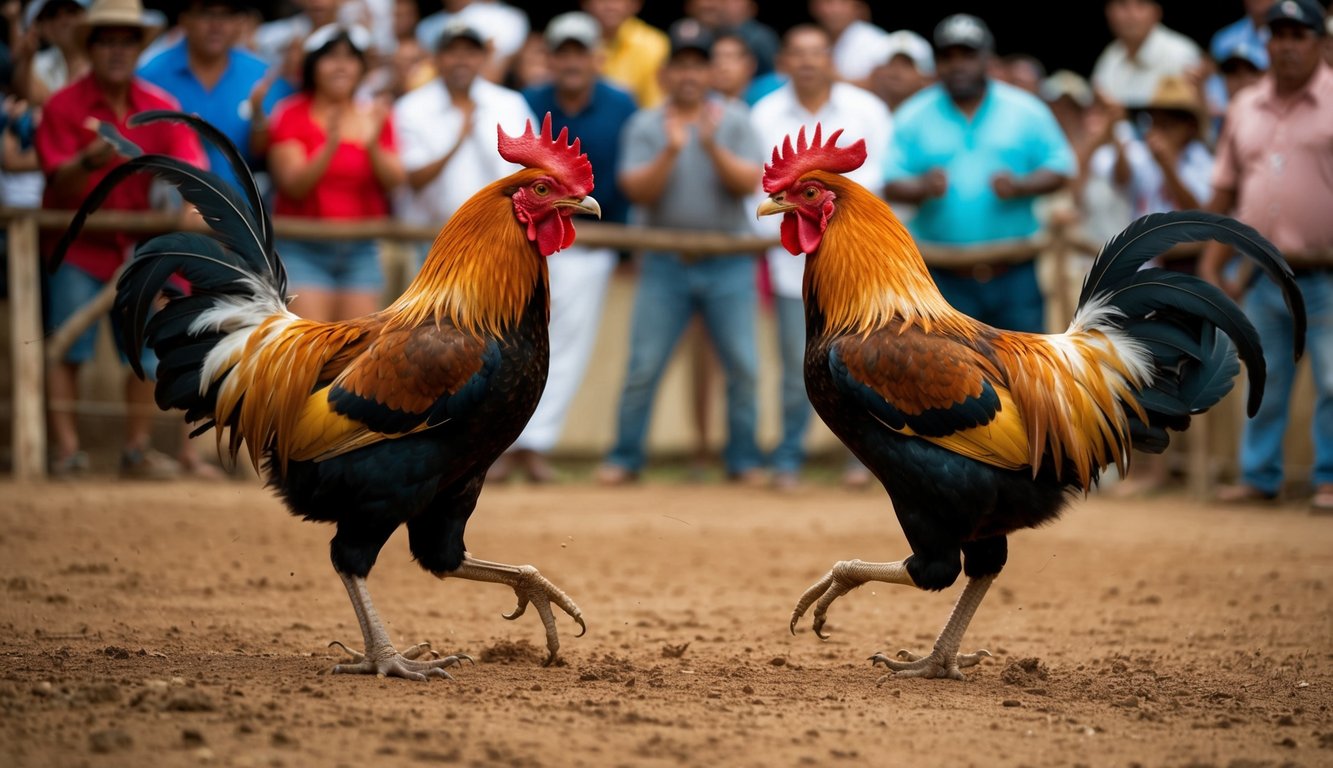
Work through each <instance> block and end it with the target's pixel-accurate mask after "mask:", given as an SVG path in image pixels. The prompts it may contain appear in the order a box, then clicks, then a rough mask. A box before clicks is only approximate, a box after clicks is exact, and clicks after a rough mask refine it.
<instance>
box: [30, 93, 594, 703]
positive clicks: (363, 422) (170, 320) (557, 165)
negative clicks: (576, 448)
mask: <svg viewBox="0 0 1333 768" xmlns="http://www.w3.org/2000/svg"><path fill="white" fill-rule="evenodd" d="M160 120H175V121H180V122H183V123H186V124H187V125H190V126H192V127H193V128H194V129H195V130H196V131H198V132H199V133H200V135H201V136H202V137H204V138H205V139H207V140H209V141H211V142H213V143H214V144H216V145H217V146H218V147H219V148H220V149H221V150H222V151H223V152H224V153H225V154H226V156H227V157H228V158H229V161H230V163H231V165H232V167H233V170H234V171H235V173H236V176H237V177H238V178H239V179H241V183H242V187H241V189H240V190H239V191H238V190H236V189H234V188H232V187H230V186H229V185H228V184H227V183H226V182H223V181H222V180H221V179H220V178H219V177H218V176H216V175H215V174H213V173H210V172H208V171H205V170H202V169H199V168H196V167H193V166H191V165H189V164H186V163H183V162H180V161H178V160H175V159H173V158H170V157H164V156H161V155H143V154H141V153H140V152H139V151H138V148H137V147H136V146H135V145H133V144H132V143H130V142H128V141H127V140H125V139H124V138H123V137H121V136H119V135H118V134H115V132H114V130H113V129H111V128H109V127H108V126H105V125H103V126H102V127H101V133H102V135H103V136H104V137H106V138H107V139H108V140H110V141H112V142H113V143H114V144H115V145H116V146H117V147H118V148H119V150H120V151H121V153H122V154H126V155H128V156H130V157H131V159H130V160H129V161H128V162H126V163H124V164H123V165H120V166H119V167H117V168H116V169H115V170H113V171H112V172H111V173H110V174H109V175H108V176H107V177H106V179H105V180H104V181H103V182H102V183H101V184H100V185H99V186H98V187H97V188H96V189H95V190H94V191H93V193H92V195H90V196H89V198H88V199H87V201H85V203H84V204H83V206H82V207H81V208H80V210H79V213H78V216H77V217H76V218H75V220H74V222H73V224H72V225H71V227H70V229H69V232H68V233H67V234H66V235H65V237H64V239H63V241H62V243H61V244H60V246H58V249H57V252H56V259H57V261H58V259H59V257H60V255H61V254H63V252H64V248H65V246H67V244H68V243H69V242H71V241H72V240H73V238H74V237H76V236H77V235H78V232H79V229H80V227H81V225H82V223H83V220H84V219H85V218H86V217H87V215H88V214H89V213H91V212H92V211H93V210H95V209H96V208H97V207H98V205H99V204H100V203H101V202H102V201H103V200H104V199H105V198H106V196H107V194H108V193H109V192H110V190H111V189H112V188H113V187H114V186H115V185H116V184H118V183H120V182H121V181H122V180H124V179H125V178H127V177H129V176H130V175H131V174H134V173H149V174H152V175H154V176H156V177H158V178H161V179H164V180H166V181H168V182H170V183H172V184H174V185H175V186H176V187H177V189H179V190H180V192H181V195H182V197H184V199H185V200H186V201H187V202H188V203H190V204H192V205H193V206H194V207H195V208H196V209H197V210H198V211H199V213H200V214H201V215H202V217H203V219H204V220H205V221H206V222H207V223H208V225H209V227H210V229H211V233H210V234H211V236H210V235H204V234H200V233H191V232H177V233H172V234H167V235H163V236H160V237H156V238H153V239H152V240H149V241H148V242H146V243H144V244H143V245H142V246H140V247H139V248H138V250H137V252H136V254H135V257H134V259H133V260H132V261H131V262H130V263H129V265H128V266H127V267H126V269H125V270H124V273H123V274H122V276H121V277H120V281H119V284H118V286H117V294H116V302H115V307H114V311H115V312H118V313H120V315H121V316H122V317H123V319H124V328H125V329H127V330H126V333H127V335H128V339H127V342H128V344H129V345H130V349H133V350H135V354H133V355H131V358H132V360H133V365H134V368H135V371H136V373H138V374H139V375H141V376H142V375H143V374H144V371H143V369H142V366H141V365H140V364H139V361H138V359H137V358H138V351H139V350H141V349H142V348H143V345H144V343H145V341H146V343H147V344H148V346H150V347H152V349H153V350H154V351H155V352H156V353H157V356H158V359H159V364H158V367H157V387H156V398H157V403H158V405H159V406H160V407H162V408H163V409H173V408H174V409H179V410H182V411H184V412H185V418H186V419H187V420H189V421H190V422H195V421H202V422H203V423H204V426H203V427H202V428H201V430H200V431H202V430H203V429H206V428H208V427H209V426H213V425H216V426H217V427H218V439H219V442H221V440H222V439H223V435H224V434H225V435H227V436H228V439H229V445H228V448H229V450H230V454H231V456H232V458H233V459H234V458H235V456H236V454H237V453H238V452H239V450H240V448H241V446H242V444H244V445H245V446H247V448H248V450H249V453H250V456H251V457H252V459H253V460H254V461H255V463H256V465H257V466H259V465H263V466H265V467H266V469H267V472H266V474H267V479H268V482H269V484H270V485H271V486H272V487H274V488H275V489H276V490H277V492H278V494H279V495H280V496H281V497H282V499H283V500H284V501H285V502H286V504H287V506H288V508H289V509H290V510H291V512H292V513H293V514H295V515H299V516H301V517H303V518H305V519H306V520H317V521H321V522H331V523H334V524H335V525H336V526H337V532H336V533H335V534H334V537H333V541H332V543H331V547H330V549H331V554H332V559H333V567H334V570H336V571H337V572H338V575H339V576H340V577H341V578H342V580H343V583H344V584H345V585H346V587H347V592H348V594H349V595H350V596H351V599H352V608H353V609H354V610H355V611H356V617H357V621H358V623H359V624H360V625H361V632H362V635H363V640H364V643H365V646H364V647H365V651H364V653H358V652H352V651H349V653H351V655H352V656H353V662H354V663H351V664H341V665H338V666H336V667H334V668H333V670H332V671H333V672H343V673H369V674H380V675H394V676H400V677H405V678H409V679H413V680H425V679H427V677H428V676H440V677H448V672H446V671H445V669H446V668H447V667H450V666H453V665H455V664H457V663H459V661H460V660H461V659H465V658H467V657H466V656H461V655H460V656H449V657H447V658H443V659H441V658H433V659H432V658H424V659H423V658H420V657H421V656H422V655H423V654H426V653H430V655H434V654H433V652H430V649H429V647H428V646H425V645H424V644H423V645H420V646H415V647H413V648H411V649H407V650H405V651H404V652H402V653H399V652H398V651H397V650H396V649H395V648H394V647H393V645H392V643H390V641H389V636H388V634H387V633H386V632H385V630H384V627H383V626H382V624H381V623H380V620H379V618H378V616H377V615H376V612H375V608H374V606H373V605H372V604H371V601H370V594H369V592H368V591H367V589H366V577H367V575H369V573H370V570H371V568H372V567H373V566H374V565H375V559H376V557H377V556H378V554H379V551H380V548H381V547H383V546H384V543H385V542H386V541H387V540H388V538H389V536H390V535H391V534H393V532H394V531H395V530H397V528H398V527H399V526H400V525H406V526H407V531H408V537H409V542H410V548H411V551H412V555H413V556H414V557H415V558H416V560H417V562H418V563H419V564H420V565H421V567H422V568H424V569H426V570H427V571H430V572H431V573H433V574H435V575H436V576H438V577H440V578H459V579H471V580H474V581H486V582H492V583H497V584H504V585H507V586H509V587H511V588H513V590H514V591H515V593H516V594H517V597H518V605H517V608H515V610H514V611H513V612H512V613H509V614H507V615H506V618H509V619H516V618H518V617H519V616H520V615H521V614H522V613H523V612H524V610H525V609H526V608H527V606H528V605H529V604H530V603H531V604H532V605H534V606H535V607H536V609H537V611H538V613H539V614H540V615H541V618H542V622H543V623H544V624H545V628H546V643H547V649H548V651H549V656H548V658H547V663H548V664H549V663H550V662H551V661H553V660H554V659H555V657H556V653H557V651H558V649H559V640H558V636H557V633H556V626H555V617H554V614H553V612H552V610H551V605H552V604H555V605H556V606H558V607H559V608H561V609H562V610H564V611H565V612H566V613H568V614H569V615H570V616H572V617H573V618H574V620H575V621H576V622H578V624H579V626H580V628H581V629H586V626H585V624H584V621H583V618H582V615H581V613H580V611H579V609H578V607H577V606H576V605H575V604H574V602H573V601H572V600H570V599H569V598H568V597H567V596H566V595H565V594H564V592H562V591H561V590H559V589H558V588H556V587H555V586H554V585H553V584H551V582H549V581H547V580H546V578H544V577H543V576H542V575H541V574H539V573H538V572H537V569H536V568H534V567H532V566H530V565H522V566H513V565H504V564H501V563H493V562H488V561H485V560H478V559H477V558H474V557H473V556H472V555H471V554H470V553H469V552H468V551H467V548H466V546H465V545H464V543H463V530H464V527H465V526H466V525H467V521H468V518H469V517H470V516H471V515H472V512H473V509H474V508H475V507H476V504H477V496H478V494H479V493H480V492H481V487H482V483H483V481H484V480H485V477H486V470H487V468H488V467H490V465H491V464H492V463H493V462H494V461H495V459H496V458H497V457H498V456H499V455H500V454H501V453H502V452H503V451H504V450H505V448H507V447H508V446H509V444H510V443H511V442H513V440H514V439H515V438H516V437H517V436H518V434H519V432H521V431H522V429H523V427H524V425H525V424H526V423H527V421H528V417H529V416H531V414H532V412H533V409H534V408H535V407H536V405H537V401H538V399H539V397H540V396H541V393H542V389H543V387H544V386H545V383H546V373H547V359H548V346H547V327H548V314H549V308H548V291H547V287H548V286H547V267H546V260H545V257H546V256H549V255H550V254H552V253H554V252H556V251H558V250H560V249H562V248H566V247H568V246H569V245H570V244H571V243H573V242H574V225H573V223H572V221H571V218H570V217H571V216H572V215H573V214H576V213H592V214H600V208H599V207H598V205H597V201H596V200H594V199H593V198H592V197H590V196H589V193H590V192H591V191H592V187H593V177H592V168H591V166H590V165H589V163H588V159H587V156H586V155H583V154H580V152H579V142H578V140H577V139H575V140H574V142H573V144H572V145H570V144H569V143H568V141H567V135H566V132H564V131H562V132H561V133H560V135H559V136H558V137H555V138H552V136H551V122H550V115H547V116H546V120H545V122H544V123H543V125H542V130H541V133H540V134H534V132H533V130H532V126H531V124H529V125H528V126H527V130H526V131H525V132H524V133H523V134H522V135H521V136H516V137H515V136H507V135H505V133H504V132H503V131H499V151H500V154H501V155H503V156H504V157H505V158H506V159H507V160H509V161H511V162H514V163H517V164H519V165H522V166H524V168H523V169H522V170H520V171H518V172H516V173H514V174H513V175H511V176H508V177H506V178H503V179H500V180H499V181H496V182H494V183H493V184H490V185H488V186H487V187H485V188H484V189H482V190H481V191H479V192H478V193H477V194H476V195H474V196H473V197H472V198H471V199H470V200H469V201H468V202H467V203H465V204H464V205H463V206H462V207H460V208H459V210H458V211H457V212H456V213H455V214H454V216H453V218H451V219H450V220H449V222H448V224H446V225H445V227H444V228H443V230H442V231H441V232H440V233H439V236H438V237H437V238H436V239H435V243H434V245H433V246H432V248H431V252H430V255H429V257H428V258H427V259H426V262H425V265H424V266H423V267H422V269H421V271H420V273H419V274H418V275H417V277H416V279H415V280H414V281H413V282H412V284H411V285H410V286H409V287H408V288H407V290H406V291H405V292H404V293H403V295H402V296H401V297H400V298H399V299H398V300H397V301H395V302H394V303H393V304H392V305H391V306H389V307H388V308H387V309H385V310H383V311H381V312H377V313H375V314H373V315H368V316H366V317H361V318H358V319H355V320H350V321H346V322H332V323H320V322H313V321H310V320H304V319H302V318H300V317H297V316H296V315H294V314H292V313H291V312H289V311H288V309H287V302H288V296H287V292H286V289H287V278H286V273H285V271H284V269H283V266H282V262H281V260H280V259H279V256H278V254H277V253H276V252H275V251H274V248H273V227H272V224H271V222H270V220H269V216H268V214H267V212H266V210H265V209H264V207H263V205H262V202H261V200H260V195H259V191H258V189H257V188H256V187H255V183H254V179H253V177H252V176H251V174H250V171H249V170H248V169H247V168H246V166H245V163H244V161H243V160H241V156H240V154H239V153H238V152H237V151H236V148H235V147H234V146H232V144H231V143H230V142H229V141H228V140H227V139H226V138H225V137H224V136H222V135H221V134H220V133H219V132H218V131H216V130H215V129H214V128H213V127H212V126H210V125H209V124H207V123H205V122H203V121H201V120H199V119H198V118H195V117H191V116H188V115H184V114H179V113H173V112H154V113H143V114H140V115H137V116H135V117H134V118H132V119H131V121H130V122H131V124H144V123H151V122H156V121H160ZM177 274H179V275H180V276H182V277H183V278H185V280H186V281H187V282H188V284H189V293H188V295H179V293H178V295H175V296H174V297H172V298H171V299H170V300H169V301H168V303H167V304H166V305H165V307H162V308H161V309H157V310H156V311H155V310H154V307H155V302H156V297H157V296H158V295H159V292H161V291H162V290H163V289H164V288H166V289H168V290H170V288H171V285H172V284H171V283H170V282H169V280H170V279H171V278H172V276H173V275H177Z"/></svg>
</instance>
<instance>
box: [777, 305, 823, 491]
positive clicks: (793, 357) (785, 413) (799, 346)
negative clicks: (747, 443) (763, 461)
mask: <svg viewBox="0 0 1333 768" xmlns="http://www.w3.org/2000/svg"><path fill="white" fill-rule="evenodd" d="M774 304H775V307H776V309H777V319H778V352H779V355H780V357H781V359H782V384H781V395H782V439H781V440H780V441H779V442H778V444H777V446H776V447H775V448H774V449H773V453H772V454H771V455H770V456H769V465H770V466H771V467H772V468H773V471H774V472H783V473H786V472H796V471H798V470H800V468H801V465H803V464H804V463H805V433H806V429H807V428H808V427H809V426H810V413H811V411H812V410H813V409H812V408H811V407H810V397H809V395H807V394H806V392H805V302H804V301H803V300H802V299H801V298H799V297H796V298H793V297H790V296H775V297H774Z"/></svg>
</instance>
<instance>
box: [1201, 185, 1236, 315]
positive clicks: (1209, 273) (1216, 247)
mask: <svg viewBox="0 0 1333 768" xmlns="http://www.w3.org/2000/svg"><path fill="white" fill-rule="evenodd" d="M1235 207H1236V193H1235V192H1234V191H1233V190H1229V189H1216V188H1214V189H1213V199H1212V200H1209V201H1208V207H1207V210H1209V211H1211V212H1213V213H1223V214H1225V213H1230V212H1231V211H1232V210H1233V209H1234V208H1235ZM1231 256H1232V249H1231V246H1229V245H1223V244H1222V243H1218V242H1209V243H1208V244H1207V245H1205V246H1204V248H1203V255H1202V256H1200V257H1199V277H1201V278H1203V279H1204V280H1207V281H1208V282H1210V283H1212V284H1213V285H1216V286H1217V287H1219V288H1221V289H1222V290H1224V291H1226V293H1227V295H1228V296H1230V297H1231V298H1233V299H1238V298H1240V296H1241V293H1243V289H1242V288H1241V287H1240V286H1238V285H1236V284H1235V283H1234V282H1233V281H1228V280H1226V279H1225V278H1223V276H1222V271H1223V270H1224V269H1225V268H1226V265H1227V263H1228V262H1230V261H1231Z"/></svg>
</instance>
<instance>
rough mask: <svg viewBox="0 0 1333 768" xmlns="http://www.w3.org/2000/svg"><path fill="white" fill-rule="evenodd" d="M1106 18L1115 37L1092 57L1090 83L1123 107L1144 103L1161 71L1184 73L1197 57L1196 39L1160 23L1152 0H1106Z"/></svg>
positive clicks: (1198, 61)
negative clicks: (1095, 56)
mask: <svg viewBox="0 0 1333 768" xmlns="http://www.w3.org/2000/svg"><path fill="white" fill-rule="evenodd" d="M1106 23H1107V25H1108V26H1109V27H1110V28H1111V34H1113V35H1115V40H1113V41H1111V43H1110V44H1109V45H1107V46H1106V48H1105V49H1104V50H1103V51H1102V54H1101V55H1100V56H1098V57H1097V63H1096V64H1095V65H1094V66H1093V69H1092V84H1093V87H1095V88H1096V89H1097V91H1098V92H1099V93H1101V94H1102V96H1104V97H1106V98H1110V99H1112V100H1113V101H1115V102H1117V103H1119V104H1120V105H1122V106H1124V107H1127V108H1129V109H1138V108H1141V107H1143V106H1144V105H1146V104H1147V103H1148V100H1149V99H1151V98H1152V96H1153V93H1154V92H1155V91H1156V90H1157V82H1158V80H1160V79H1161V78H1162V77H1164V76H1166V75H1183V74H1186V73H1187V72H1189V71H1190V70H1193V69H1195V68H1197V67H1199V66H1200V64H1201V63H1202V61H1203V51H1202V50H1201V49H1200V48H1199V46H1198V44H1196V43H1195V42H1194V41H1193V40H1191V39H1189V38H1188V37H1185V36H1184V35H1182V34H1180V33H1179V32H1175V31H1173V30H1170V29H1168V28H1166V27H1165V26H1163V25H1162V6H1161V5H1159V4H1158V3H1157V2H1155V0H1107V1H1106Z"/></svg>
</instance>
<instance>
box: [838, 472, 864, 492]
mask: <svg viewBox="0 0 1333 768" xmlns="http://www.w3.org/2000/svg"><path fill="white" fill-rule="evenodd" d="M870 479H871V475H870V470H868V469H866V468H865V467H852V468H850V469H848V470H847V471H845V472H843V473H842V487H843V488H847V489H849V490H853V491H860V490H863V489H866V488H869V487H870Z"/></svg>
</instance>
